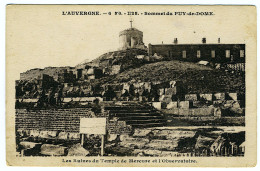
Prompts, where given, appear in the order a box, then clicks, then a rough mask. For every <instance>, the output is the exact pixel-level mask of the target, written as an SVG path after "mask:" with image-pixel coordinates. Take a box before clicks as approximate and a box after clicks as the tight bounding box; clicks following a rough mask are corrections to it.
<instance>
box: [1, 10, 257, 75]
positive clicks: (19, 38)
mask: <svg viewBox="0 0 260 171" xmlns="http://www.w3.org/2000/svg"><path fill="white" fill-rule="evenodd" d="M62 11H99V12H100V13H101V14H102V13H103V12H111V13H112V15H98V16H97V15H92V16H91V15H83V16H76V15H73V16H71V15H62ZM116 11H120V12H122V13H125V12H126V13H127V12H128V11H137V12H138V13H139V15H135V16H129V15H121V16H118V15H117V16H116V15H114V12H116ZM190 11H191V12H198V11H199V12H201V11H212V12H213V13H214V15H213V16H187V15H185V16H183V15H182V16H177V15H173V16H150V15H140V13H143V12H172V13H173V14H174V12H190ZM248 12H249V9H247V8H239V7H238V6H237V7H230V6H226V7H223V6H222V7H209V6H202V7H199V8H198V7H196V6H192V7H191V6H125V7H122V6H115V5H112V6H107V7H102V6H84V5H82V6H79V5H74V6H69V5H66V6H57V5H56V6H55V5H54V6H46V5H38V6H31V5H26V6H9V7H7V30H6V33H7V34H6V43H7V45H6V48H7V64H8V63H10V67H11V68H13V69H14V70H15V77H17V78H19V73H21V72H25V71H26V70H28V69H32V68H44V67H48V66H55V67H58V66H75V65H77V64H79V63H81V62H82V61H85V60H89V61H91V60H93V59H95V58H97V57H98V56H100V55H102V54H103V53H106V52H109V51H114V50H117V49H118V47H119V32H120V31H122V30H124V29H127V28H129V27H130V22H129V21H130V18H132V19H133V27H135V28H137V29H139V30H141V31H143V36H144V37H143V41H144V43H145V45H148V43H151V44H160V43H162V41H163V43H164V44H168V43H172V42H173V39H174V38H178V42H179V43H180V44H182V43H201V39H202V38H203V37H206V38H207V43H217V40H218V38H219V37H220V38H221V43H246V40H247V39H248V37H250V36H254V35H253V33H251V31H250V28H248V25H249V24H250V23H252V22H254V18H252V17H251V16H250V15H249V13H248ZM7 68H8V67H7Z"/></svg>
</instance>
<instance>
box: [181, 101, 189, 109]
mask: <svg viewBox="0 0 260 171" xmlns="http://www.w3.org/2000/svg"><path fill="white" fill-rule="evenodd" d="M178 106H179V108H185V109H187V108H189V107H190V103H189V101H180V102H179V105H178Z"/></svg>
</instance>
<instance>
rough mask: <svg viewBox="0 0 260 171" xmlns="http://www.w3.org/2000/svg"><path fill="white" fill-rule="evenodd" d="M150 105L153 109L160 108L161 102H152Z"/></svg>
mask: <svg viewBox="0 0 260 171" xmlns="http://www.w3.org/2000/svg"><path fill="white" fill-rule="evenodd" d="M152 105H153V107H154V108H155V109H158V110H161V109H162V102H153V103H152Z"/></svg>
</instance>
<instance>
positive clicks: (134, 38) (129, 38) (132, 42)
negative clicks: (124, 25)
mask: <svg viewBox="0 0 260 171" xmlns="http://www.w3.org/2000/svg"><path fill="white" fill-rule="evenodd" d="M132 22H133V21H132V20H131V21H130V23H131V27H130V28H129V29H126V30H123V31H121V32H120V33H119V46H120V47H119V49H120V50H125V49H129V48H139V49H144V48H145V46H144V43H143V32H142V31H140V30H137V29H136V28H133V27H132Z"/></svg>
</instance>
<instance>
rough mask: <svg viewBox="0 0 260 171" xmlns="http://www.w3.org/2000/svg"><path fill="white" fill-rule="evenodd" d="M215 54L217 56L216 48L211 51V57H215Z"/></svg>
mask: <svg viewBox="0 0 260 171" xmlns="http://www.w3.org/2000/svg"><path fill="white" fill-rule="evenodd" d="M215 56H216V54H215V50H212V51H211V57H212V58H215Z"/></svg>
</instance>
